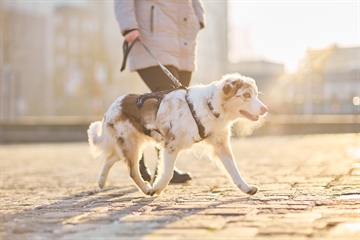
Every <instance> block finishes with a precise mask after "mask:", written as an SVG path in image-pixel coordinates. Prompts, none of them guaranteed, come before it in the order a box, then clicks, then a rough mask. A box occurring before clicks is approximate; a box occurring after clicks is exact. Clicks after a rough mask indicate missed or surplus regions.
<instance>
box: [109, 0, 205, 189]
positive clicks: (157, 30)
mask: <svg viewBox="0 0 360 240" xmlns="http://www.w3.org/2000/svg"><path fill="white" fill-rule="evenodd" d="M114 3H115V4H114V8H115V15H116V19H117V21H118V23H119V27H120V31H121V34H122V35H123V36H124V38H125V41H126V42H128V43H132V42H133V41H134V40H135V39H136V38H139V39H140V40H141V41H142V42H143V43H144V44H145V45H146V46H147V47H148V48H149V49H150V50H151V51H152V52H153V54H154V55H155V56H156V58H157V60H158V61H159V62H160V63H162V64H163V65H164V66H165V67H166V68H167V69H168V70H169V71H170V72H171V73H172V74H173V75H174V77H176V78H177V79H178V80H179V81H180V82H181V84H182V85H183V86H185V87H187V86H189V84H190V80H191V75H192V72H193V71H194V70H195V68H196V45H197V35H198V32H199V31H200V29H202V28H204V27H205V12H204V7H203V3H202V1H201V0H187V1H164V0H153V1H141V0H127V1H124V0H115V2H114ZM128 65H129V70H130V71H136V72H137V73H138V74H139V75H140V77H141V78H142V80H143V81H144V83H145V84H146V85H147V86H148V87H149V89H150V90H151V91H152V92H155V91H163V90H167V89H170V88H172V87H173V83H172V81H171V80H170V79H169V78H168V77H167V76H166V75H165V73H164V72H163V71H162V69H161V68H160V67H159V66H158V63H157V62H156V61H155V60H154V59H153V58H152V57H151V56H150V55H149V53H148V52H146V50H145V49H144V47H143V46H142V45H141V44H140V43H139V42H136V43H135V44H134V45H133V47H132V50H131V52H130V53H129V55H128ZM139 168H140V173H141V175H142V177H143V179H144V180H145V181H149V180H150V173H149V171H148V169H147V167H146V165H145V163H144V156H143V157H142V159H141V160H140V167H139ZM188 180H191V176H190V174H189V173H182V172H181V171H180V170H178V169H177V168H176V167H175V169H174V174H173V178H172V179H171V181H170V182H171V183H182V182H186V181H188Z"/></svg>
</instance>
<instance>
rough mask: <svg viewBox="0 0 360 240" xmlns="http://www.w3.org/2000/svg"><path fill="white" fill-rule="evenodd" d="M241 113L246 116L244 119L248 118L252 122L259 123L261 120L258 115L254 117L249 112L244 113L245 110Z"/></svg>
mask: <svg viewBox="0 0 360 240" xmlns="http://www.w3.org/2000/svg"><path fill="white" fill-rule="evenodd" d="M240 113H241V114H242V115H244V117H246V118H247V119H249V120H251V121H254V122H255V121H258V120H259V118H260V117H259V116H258V115H252V114H250V113H248V112H247V111H244V110H240Z"/></svg>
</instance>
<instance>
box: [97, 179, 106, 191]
mask: <svg viewBox="0 0 360 240" xmlns="http://www.w3.org/2000/svg"><path fill="white" fill-rule="evenodd" d="M98 185H99V187H100V188H101V189H103V188H104V186H105V181H104V180H103V179H102V178H99V180H98Z"/></svg>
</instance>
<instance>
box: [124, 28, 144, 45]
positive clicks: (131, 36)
mask: <svg viewBox="0 0 360 240" xmlns="http://www.w3.org/2000/svg"><path fill="white" fill-rule="evenodd" d="M124 37H125V41H127V42H128V43H131V42H133V41H134V40H135V38H137V37H139V38H140V31H139V30H134V31H131V32H129V33H128V34H126V35H125V36H124Z"/></svg>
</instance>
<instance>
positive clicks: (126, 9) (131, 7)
mask: <svg viewBox="0 0 360 240" xmlns="http://www.w3.org/2000/svg"><path fill="white" fill-rule="evenodd" d="M114 10H115V16H116V20H117V21H118V24H119V27H120V31H121V34H122V35H123V36H125V40H126V41H127V42H132V40H134V39H135V38H136V37H137V36H140V32H139V30H138V29H139V25H138V22H137V20H136V14H135V3H134V0H132V1H131V0H126V1H124V0H114ZM127 38H128V39H127Z"/></svg>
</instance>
